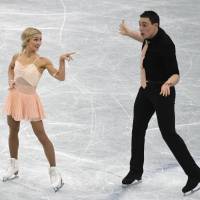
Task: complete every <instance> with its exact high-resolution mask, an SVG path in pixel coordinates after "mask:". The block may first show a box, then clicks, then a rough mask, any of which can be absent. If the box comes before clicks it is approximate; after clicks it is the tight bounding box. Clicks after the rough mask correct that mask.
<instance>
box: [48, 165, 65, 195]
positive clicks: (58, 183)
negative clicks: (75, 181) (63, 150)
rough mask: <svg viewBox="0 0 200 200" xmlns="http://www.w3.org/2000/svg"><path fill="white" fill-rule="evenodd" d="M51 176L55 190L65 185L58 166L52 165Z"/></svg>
mask: <svg viewBox="0 0 200 200" xmlns="http://www.w3.org/2000/svg"><path fill="white" fill-rule="evenodd" d="M49 176H50V181H51V186H52V188H53V190H54V191H55V192H57V191H58V190H59V189H60V188H61V187H62V186H63V185H64V183H63V180H62V177H61V175H60V173H59V172H58V171H57V169H56V167H50V169H49Z"/></svg>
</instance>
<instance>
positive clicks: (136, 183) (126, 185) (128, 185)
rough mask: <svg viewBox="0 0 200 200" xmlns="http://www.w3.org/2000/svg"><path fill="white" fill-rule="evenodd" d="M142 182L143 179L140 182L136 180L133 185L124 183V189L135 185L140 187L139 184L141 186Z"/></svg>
mask: <svg viewBox="0 0 200 200" xmlns="http://www.w3.org/2000/svg"><path fill="white" fill-rule="evenodd" d="M141 182H142V179H140V180H135V181H133V182H132V183H131V184H123V183H122V187H123V188H127V187H130V186H133V185H138V184H140V183H141Z"/></svg>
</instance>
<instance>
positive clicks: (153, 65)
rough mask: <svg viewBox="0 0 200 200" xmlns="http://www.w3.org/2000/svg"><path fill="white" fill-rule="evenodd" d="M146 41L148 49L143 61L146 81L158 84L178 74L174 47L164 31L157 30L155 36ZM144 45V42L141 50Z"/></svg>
mask: <svg viewBox="0 0 200 200" xmlns="http://www.w3.org/2000/svg"><path fill="white" fill-rule="evenodd" d="M147 41H148V49H147V51H146V54H145V58H144V60H143V66H144V68H145V72H146V79H147V80H149V81H159V82H160V81H166V80H167V79H168V78H169V77H170V76H172V75H173V74H179V69H178V64H177V60H176V52H175V45H174V43H173V42H172V40H171V38H170V37H169V36H168V35H167V34H166V33H165V31H164V30H163V29H161V28H159V29H158V32H157V34H156V35H155V36H154V37H153V38H151V39H148V40H147ZM144 44H145V41H144V43H143V46H142V48H143V47H144Z"/></svg>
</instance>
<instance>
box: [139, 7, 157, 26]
mask: <svg viewBox="0 0 200 200" xmlns="http://www.w3.org/2000/svg"><path fill="white" fill-rule="evenodd" d="M140 17H145V18H149V20H150V21H151V23H152V24H155V23H158V26H159V25H160V18H159V16H158V14H157V13H156V12H154V11H152V10H148V11H144V12H143V13H142V14H141V15H140Z"/></svg>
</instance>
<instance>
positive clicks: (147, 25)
mask: <svg viewBox="0 0 200 200" xmlns="http://www.w3.org/2000/svg"><path fill="white" fill-rule="evenodd" d="M139 27H140V33H141V35H142V37H143V38H144V39H150V38H152V37H154V35H155V34H156V33H157V31H158V23H154V24H152V23H151V21H150V19H149V18H146V17H141V18H140V20H139Z"/></svg>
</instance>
